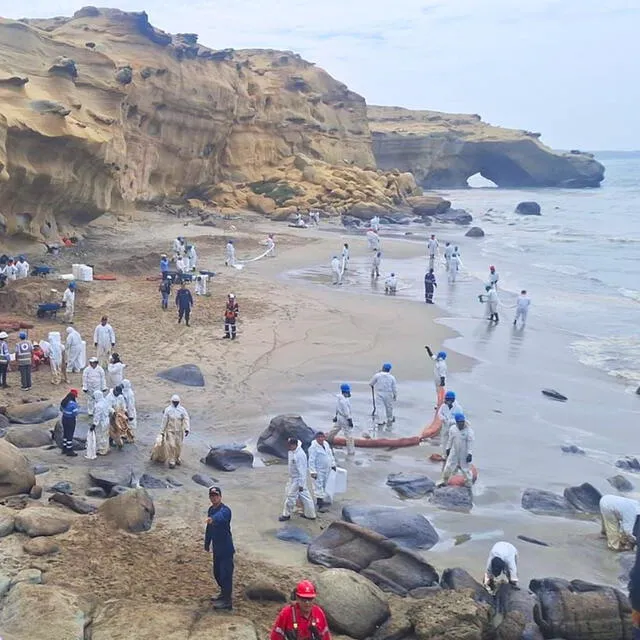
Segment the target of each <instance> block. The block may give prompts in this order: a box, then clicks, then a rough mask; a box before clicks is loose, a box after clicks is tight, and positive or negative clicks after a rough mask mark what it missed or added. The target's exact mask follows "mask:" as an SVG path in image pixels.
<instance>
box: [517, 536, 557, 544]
mask: <svg viewBox="0 0 640 640" xmlns="http://www.w3.org/2000/svg"><path fill="white" fill-rule="evenodd" d="M517 537H518V540H524V541H525V542H529V543H530V544H537V545H538V546H540V547H550V546H551V545H550V544H549V543H548V542H543V541H542V540H538V539H537V538H531V537H529V536H523V535H522V534H520V535H519V536H517Z"/></svg>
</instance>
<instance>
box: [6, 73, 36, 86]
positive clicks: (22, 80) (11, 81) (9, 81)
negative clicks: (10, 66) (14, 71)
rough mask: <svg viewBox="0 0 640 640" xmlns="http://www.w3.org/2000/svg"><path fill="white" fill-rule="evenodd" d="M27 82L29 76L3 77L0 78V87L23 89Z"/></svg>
mask: <svg viewBox="0 0 640 640" xmlns="http://www.w3.org/2000/svg"><path fill="white" fill-rule="evenodd" d="M27 82H29V76H11V75H9V76H4V77H3V78H0V85H5V86H7V87H24V85H25V84H27Z"/></svg>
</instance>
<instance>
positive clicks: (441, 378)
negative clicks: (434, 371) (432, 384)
mask: <svg viewBox="0 0 640 640" xmlns="http://www.w3.org/2000/svg"><path fill="white" fill-rule="evenodd" d="M444 383H445V380H444V376H440V386H441V387H444V386H445V384H444Z"/></svg>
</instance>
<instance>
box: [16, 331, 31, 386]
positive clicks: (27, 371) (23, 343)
mask: <svg viewBox="0 0 640 640" xmlns="http://www.w3.org/2000/svg"><path fill="white" fill-rule="evenodd" d="M18 337H19V338H20V340H19V341H18V343H17V344H16V349H15V353H16V362H17V363H18V369H19V370H20V386H21V387H22V390H23V391H29V389H31V358H32V357H33V345H32V344H31V340H29V339H28V338H27V333H26V332H25V331H21V332H20V333H19V334H18Z"/></svg>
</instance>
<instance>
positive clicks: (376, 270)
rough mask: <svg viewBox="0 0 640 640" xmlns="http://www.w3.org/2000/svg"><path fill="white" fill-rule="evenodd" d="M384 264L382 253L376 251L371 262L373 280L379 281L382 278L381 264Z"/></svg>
mask: <svg viewBox="0 0 640 640" xmlns="http://www.w3.org/2000/svg"><path fill="white" fill-rule="evenodd" d="M381 262H382V253H381V252H380V251H376V252H375V253H374V254H373V258H372V260H371V279H372V280H374V279H375V280H377V279H378V278H379V277H380V263H381Z"/></svg>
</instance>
